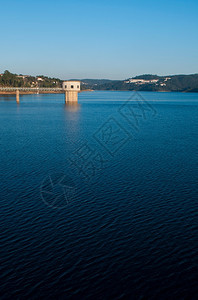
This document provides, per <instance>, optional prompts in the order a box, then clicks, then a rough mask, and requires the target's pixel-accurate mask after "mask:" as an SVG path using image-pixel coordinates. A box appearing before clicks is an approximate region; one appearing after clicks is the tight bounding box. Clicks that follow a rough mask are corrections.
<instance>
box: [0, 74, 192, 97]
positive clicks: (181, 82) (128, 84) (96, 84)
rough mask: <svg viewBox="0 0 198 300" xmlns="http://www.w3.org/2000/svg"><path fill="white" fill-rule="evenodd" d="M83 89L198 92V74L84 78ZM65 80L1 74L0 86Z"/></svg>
mask: <svg viewBox="0 0 198 300" xmlns="http://www.w3.org/2000/svg"><path fill="white" fill-rule="evenodd" d="M80 81H81V89H82V90H88V89H91V90H106V91H108V90H115V91H118V90H119V91H128V90H129V91H174V92H198V74H191V75H167V76H158V75H152V74H143V75H139V76H135V77H132V78H128V79H126V80H109V79H82V80H80ZM62 82H63V80H61V79H58V78H50V77H47V76H43V75H39V76H31V75H22V74H20V75H17V74H12V73H10V72H9V71H7V70H6V71H5V72H4V73H3V74H0V86H13V87H62Z"/></svg>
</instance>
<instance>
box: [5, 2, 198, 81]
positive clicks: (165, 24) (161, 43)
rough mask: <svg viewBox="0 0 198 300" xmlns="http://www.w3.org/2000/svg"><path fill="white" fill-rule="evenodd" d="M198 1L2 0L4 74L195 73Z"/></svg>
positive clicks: (197, 65) (80, 76)
mask: <svg viewBox="0 0 198 300" xmlns="http://www.w3.org/2000/svg"><path fill="white" fill-rule="evenodd" d="M197 16H198V1H197V0H189V1H187V0H185V1H183V0H174V1H173V0H166V1H161V0H158V1H152V0H150V1H148V0H141V1H140V0H137V1H136V0H134V1H133V0H130V1H129V0H125V1H123V0H122V1H117V0H114V1H109V0H100V1H94V0H92V1H90V0H75V1H72V0H71V1H67V0H56V1H55V0H53V1H51V0H39V1H38V0H34V1H28V0H17V1H16V0H6V1H5V0H0V19H1V30H0V73H3V72H4V71H5V70H9V71H10V72H13V73H17V74H25V75H30V74H31V75H42V74H43V75H47V76H50V77H58V78H61V79H73V78H76V79H83V78H84V79H85V78H108V79H127V78H129V77H133V76H136V75H140V74H158V75H172V74H193V73H198V17H197Z"/></svg>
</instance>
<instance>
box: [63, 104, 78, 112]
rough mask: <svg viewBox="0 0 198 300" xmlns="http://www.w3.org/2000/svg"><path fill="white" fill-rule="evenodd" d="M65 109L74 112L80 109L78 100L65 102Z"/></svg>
mask: <svg viewBox="0 0 198 300" xmlns="http://www.w3.org/2000/svg"><path fill="white" fill-rule="evenodd" d="M65 109H66V110H67V111H70V112H76V111H78V110H79V109H80V104H79V103H78V102H70V103H65Z"/></svg>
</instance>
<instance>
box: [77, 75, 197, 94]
mask: <svg viewBox="0 0 198 300" xmlns="http://www.w3.org/2000/svg"><path fill="white" fill-rule="evenodd" d="M82 82H84V80H82ZM86 84H87V85H88V83H87V82H85V85H86ZM89 88H91V89H94V90H121V91H123V90H134V91H174V92H198V74H192V75H170V76H169V75H168V76H158V75H152V74H144V75H139V76H136V77H132V78H129V79H127V80H105V81H104V82H103V81H102V80H94V82H92V81H90V82H89Z"/></svg>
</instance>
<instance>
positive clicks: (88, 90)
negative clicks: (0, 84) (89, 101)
mask: <svg viewBox="0 0 198 300" xmlns="http://www.w3.org/2000/svg"><path fill="white" fill-rule="evenodd" d="M83 92H138V93H141V92H152V93H153V92H154V93H198V92H196V91H193V92H191V91H136V90H91V89H87V90H81V91H80V92H79V93H83ZM39 94H52V95H53V94H64V92H60V91H50V92H48V91H41V92H39V93H35V92H31V91H29V92H28V91H20V95H39ZM1 95H2V96H3V95H16V92H15V91H1V90H0V96H1Z"/></svg>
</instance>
